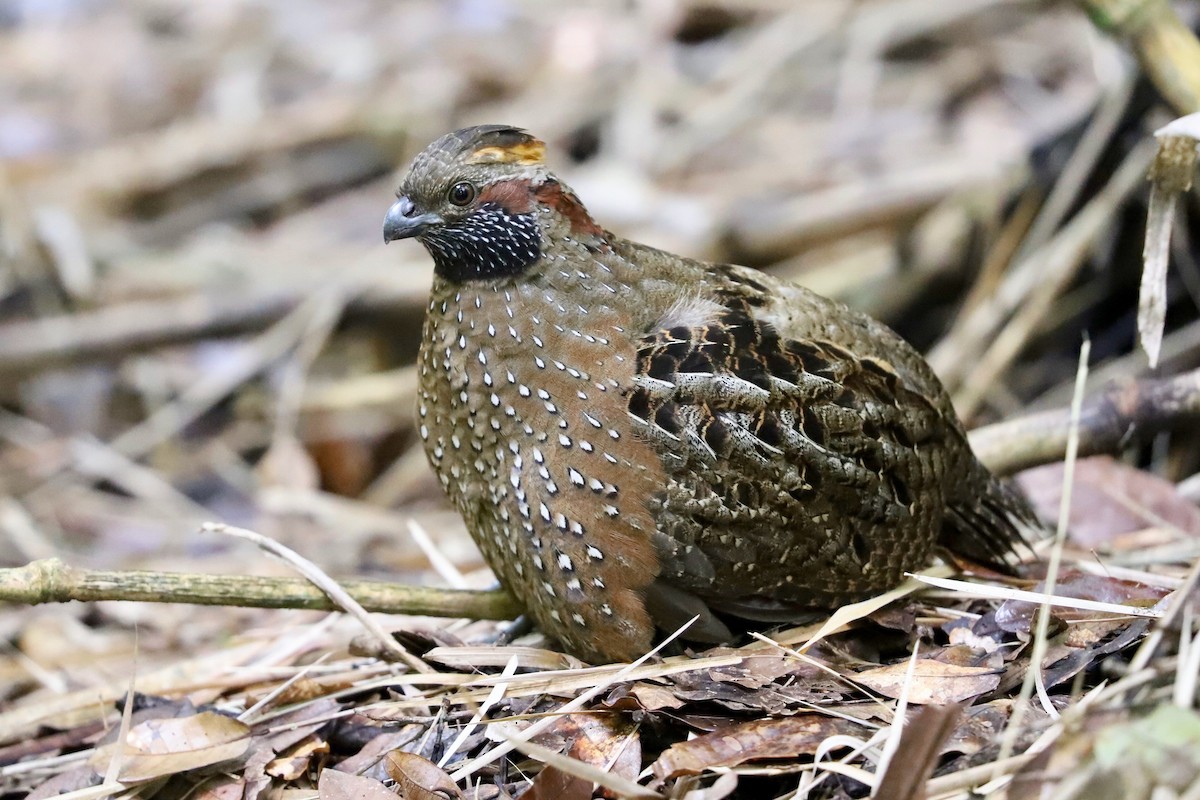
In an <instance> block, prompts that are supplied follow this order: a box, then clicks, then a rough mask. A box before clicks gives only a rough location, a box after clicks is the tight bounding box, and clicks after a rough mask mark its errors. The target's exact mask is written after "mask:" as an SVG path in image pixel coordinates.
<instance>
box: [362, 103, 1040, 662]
mask: <svg viewBox="0 0 1200 800" xmlns="http://www.w3.org/2000/svg"><path fill="white" fill-rule="evenodd" d="M544 149H545V148H544V145H543V144H542V142H540V141H538V140H537V139H535V138H534V137H532V136H530V135H529V134H527V133H526V132H524V131H522V130H519V129H517V128H511V127H507V126H501V125H484V126H479V127H474V128H467V129H464V130H460V131H456V132H454V133H450V134H447V135H446V136H443V137H441V138H440V139H438V140H437V141H435V142H433V144H431V145H429V147H428V148H426V149H425V151H424V152H422V153H421V154H420V155H418V156H417V158H416V159H415V161H414V162H413V164H412V166H411V168H410V170H409V172H408V174H407V176H406V177H405V178H404V181H403V184H402V186H401V188H400V191H399V193H398V198H399V199H397V200H396V202H395V203H394V204H393V205H392V207H391V208H390V210H389V211H388V213H387V218H386V220H385V223H384V229H383V231H384V239H385V241H389V242H390V241H392V240H395V239H403V238H408V237H415V238H416V239H417V240H418V241H420V242H421V244H423V245H424V246H425V248H426V249H427V250H428V251H429V254H430V255H431V256H432V257H433V262H434V281H433V289H432V293H431V297H430V302H429V310H428V314H427V316H426V318H425V326H424V332H423V335H422V340H421V353H420V362H421V366H420V392H419V400H418V413H419V420H418V424H419V430H420V436H421V438H422V439H423V440H424V445H425V450H426V453H427V454H428V456H429V460H430V462H431V463H432V465H433V468H434V470H435V471H436V473H437V475H438V477H439V478H440V480H441V483H442V485H443V486H444V487H445V489H446V492H447V493H448V494H449V496H450V499H451V500H452V501H453V503H454V504H455V505H456V506H457V508H458V510H459V511H460V512H461V513H462V516H463V518H464V519H465V520H466V524H467V528H468V530H469V531H470V532H471V535H472V536H473V537H474V539H475V541H476V542H477V543H478V545H479V547H480V549H481V550H482V551H483V554H484V556H485V558H486V559H487V561H488V563H489V564H490V565H491V567H492V569H493V570H494V571H495V572H496V574H497V575H498V576H499V578H500V580H501V582H502V583H503V584H504V585H505V586H506V587H507V588H508V589H509V590H510V591H512V592H513V594H515V595H516V596H517V597H518V598H519V599H520V600H521V601H522V602H523V603H524V604H525V606H526V608H527V609H528V610H529V612H531V614H532V615H533V617H534V619H535V620H536V621H537V623H538V624H539V626H540V627H541V628H542V629H543V630H544V631H546V632H547V633H550V634H552V635H553V636H555V637H557V638H558V639H559V640H560V641H561V642H562V644H563V645H564V646H565V647H566V648H567V649H568V650H570V651H571V652H573V653H576V654H578V655H580V656H582V657H584V658H588V659H590V660H593V661H600V660H611V659H629V658H632V657H636V656H638V655H640V654H641V653H643V652H645V651H646V650H647V649H648V648H649V647H650V646H651V641H652V638H653V635H654V632H655V627H656V626H657V627H659V628H661V629H664V630H671V629H674V628H675V627H676V626H677V625H679V624H680V623H682V622H684V621H686V620H688V619H690V618H691V617H692V616H694V615H699V617H700V619H699V620H698V621H697V622H696V623H695V624H694V625H693V626H692V628H691V629H690V631H689V634H688V635H689V636H690V637H691V638H693V639H695V640H699V641H719V640H722V639H725V638H727V637H728V636H729V635H730V632H729V629H728V628H727V627H726V624H725V621H724V620H728V619H730V618H741V619H749V620H772V619H782V618H786V617H788V616H793V615H795V614H796V612H797V611H798V610H800V609H812V608H830V607H835V606H836V605H838V604H841V603H844V602H848V601H853V600H857V599H862V598H863V597H865V596H869V595H871V594H873V593H878V592H880V591H882V590H886V589H888V588H891V587H892V586H894V585H896V584H897V583H899V582H900V580H901V578H902V575H903V573H904V572H905V571H907V570H913V569H916V568H919V567H921V566H922V565H923V564H925V563H926V561H927V559H928V558H929V556H930V552H931V550H932V548H933V547H934V546H935V545H937V544H940V545H942V546H944V547H946V548H948V549H949V550H951V551H954V552H956V553H959V554H962V555H965V556H967V557H969V558H973V559H975V560H979V561H985V562H990V563H998V562H1002V561H1003V559H1004V557H1005V555H1006V554H1007V553H1008V552H1009V551H1010V549H1011V548H1012V546H1013V544H1014V542H1016V541H1018V540H1019V537H1020V534H1019V532H1018V526H1017V524H1016V522H1017V520H1018V519H1020V518H1021V517H1023V516H1024V514H1025V507H1024V505H1023V502H1022V501H1021V500H1020V499H1019V498H1017V497H1016V496H1014V495H1012V494H1011V493H1010V492H1009V491H1008V490H1007V489H1006V488H1005V487H1004V486H1003V485H1002V484H1000V483H999V482H998V481H997V480H996V479H995V478H994V477H993V476H992V475H991V474H989V473H988V471H987V470H986V469H985V468H984V467H983V466H982V465H981V464H980V463H979V461H977V460H976V458H975V456H974V455H973V454H972V452H971V450H970V447H969V446H968V444H967V440H966V436H965V434H964V432H963V428H962V425H961V424H960V422H959V421H958V419H957V418H956V416H955V414H954V410H953V409H952V407H951V404H950V401H949V399H948V397H947V395H946V392H945V390H944V389H943V388H942V386H941V384H940V383H939V382H938V380H937V378H936V377H935V376H934V374H933V373H932V372H931V370H930V369H929V366H928V365H927V364H926V363H925V361H924V360H923V359H922V358H921V356H920V355H919V354H918V353H917V352H916V351H915V350H913V349H912V347H910V346H909V345H908V344H907V343H906V342H904V341H903V340H902V339H900V338H899V337H898V336H897V335H896V334H894V333H893V332H892V331H891V330H889V329H888V328H886V327H885V326H884V325H882V324H881V323H879V322H876V321H875V320H873V319H871V318H869V317H867V316H864V315H863V314H860V313H857V312H855V311H853V310H851V309H849V308H847V307H846V306H843V305H841V304H839V303H836V302H834V301H832V300H828V299H826V298H824V297H821V296H819V295H816V294H814V293H812V292H810V291H808V290H806V289H803V288H801V287H799V286H795V285H792V284H789V283H785V282H783V281H780V280H776V279H774V278H772V277H770V276H767V275H764V274H762V273H760V272H756V271H754V270H750V269H746V268H743V267H737V266H729V265H724V264H705V263H701V262H698V261H693V260H691V259H688V258H683V257H681V256H677V255H673V254H671V253H666V252H663V251H661V250H655V249H653V248H651V247H647V246H645V245H641V244H636V243H634V242H630V241H626V240H624V239H621V238H619V237H617V236H614V235H613V234H612V233H610V232H608V231H606V230H604V229H603V228H601V227H600V226H599V225H597V224H596V223H595V222H594V221H592V218H591V217H590V216H589V215H588V212H587V210H586V209H585V208H584V206H583V204H582V203H581V202H580V200H579V199H578V198H577V197H576V196H575V194H574V193H573V192H572V191H571V189H570V188H568V187H567V186H566V185H565V184H564V183H563V182H562V181H560V180H558V179H557V178H556V177H555V176H554V175H553V174H552V173H551V172H549V171H548V169H547V167H546V165H545V163H544V161H543V154H544Z"/></svg>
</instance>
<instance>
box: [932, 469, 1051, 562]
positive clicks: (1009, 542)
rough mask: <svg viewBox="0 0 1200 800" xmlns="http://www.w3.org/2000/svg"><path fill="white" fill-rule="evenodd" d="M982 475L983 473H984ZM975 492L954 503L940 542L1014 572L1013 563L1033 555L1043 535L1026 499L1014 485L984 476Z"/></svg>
mask: <svg viewBox="0 0 1200 800" xmlns="http://www.w3.org/2000/svg"><path fill="white" fill-rule="evenodd" d="M981 471H982V470H981ZM981 478H982V480H980V481H972V482H971V484H972V486H973V487H974V491H972V492H970V493H969V494H968V496H966V497H964V498H962V499H961V500H958V501H955V502H952V503H950V505H949V509H948V511H947V514H946V518H945V522H944V524H943V526H942V534H941V538H940V541H939V542H938V543H939V544H940V545H941V546H942V547H945V548H946V549H947V550H949V551H950V552H952V553H954V554H955V555H958V556H962V557H964V558H968V559H970V560H972V561H975V562H977V563H979V564H983V565H986V566H988V567H992V568H994V569H998V570H1000V571H1002V572H1012V561H1013V559H1014V558H1015V557H1017V556H1019V555H1020V554H1021V551H1022V550H1024V551H1026V552H1028V551H1029V549H1030V547H1029V541H1030V539H1036V538H1040V534H1041V532H1042V531H1043V528H1042V527H1041V524H1040V523H1039V522H1038V520H1037V515H1036V514H1034V511H1033V508H1032V507H1031V506H1030V505H1029V501H1028V500H1027V499H1026V498H1025V495H1024V494H1023V493H1022V492H1021V490H1020V489H1019V488H1018V487H1017V486H1016V485H1014V484H1012V483H1010V482H1008V481H1002V480H1000V479H999V478H996V477H994V476H992V475H991V474H988V473H984V474H983V475H982V476H981Z"/></svg>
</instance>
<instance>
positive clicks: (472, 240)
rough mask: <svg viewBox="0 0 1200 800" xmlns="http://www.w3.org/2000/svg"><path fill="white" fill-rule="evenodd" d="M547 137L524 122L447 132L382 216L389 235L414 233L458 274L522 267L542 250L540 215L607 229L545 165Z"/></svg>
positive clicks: (442, 267)
mask: <svg viewBox="0 0 1200 800" xmlns="http://www.w3.org/2000/svg"><path fill="white" fill-rule="evenodd" d="M545 149H546V147H545V145H544V144H543V143H542V142H541V141H539V140H538V139H536V138H534V137H533V136H531V135H529V134H528V133H526V132H525V131H523V130H521V129H519V128H512V127H509V126H507V125H480V126H477V127H474V128H464V129H462V130H458V131H455V132H453V133H448V134H446V135H445V136H443V137H441V138H440V139H438V140H437V141H435V142H434V143H433V144H431V145H429V146H428V147H426V148H425V150H424V151H422V152H421V154H420V155H418V156H417V157H416V158H415V159H414V160H413V163H412V166H411V167H410V168H409V170H408V174H407V175H406V176H405V177H404V181H403V182H402V183H401V185H400V190H399V191H398V192H397V193H396V196H397V200H396V202H395V203H393V204H392V207H391V208H390V209H388V213H387V217H385V218H384V222H383V240H384V241H385V242H391V241H394V240H396V239H408V238H414V237H415V238H416V239H417V240H418V241H420V242H421V244H423V245H425V249H427V250H428V251H429V254H430V255H431V256H433V262H434V268H435V270H436V271H437V273H438V274H439V275H441V276H442V277H444V278H447V279H449V280H452V281H468V280H479V279H494V278H503V277H508V276H512V275H517V274H519V273H521V272H523V271H524V270H526V269H527V268H528V267H529V266H531V265H532V264H533V263H535V262H536V261H537V260H538V259H539V258H540V257H541V254H542V250H543V246H544V243H543V236H544V233H543V224H541V223H540V222H539V216H548V215H552V214H559V215H561V216H562V217H563V218H564V219H565V221H566V223H567V224H568V225H569V226H570V229H571V231H572V232H573V233H576V234H578V235H587V236H593V237H595V236H602V235H603V231H602V230H601V229H600V228H598V227H597V226H596V224H595V223H594V222H592V220H591V217H589V216H588V213H587V210H586V209H585V208H584V207H583V204H582V203H580V202H579V200H578V198H576V197H575V195H574V194H573V193H572V192H571V190H570V189H568V188H567V187H565V186H564V185H562V184H561V183H560V182H559V181H558V180H557V179H555V177H554V176H553V175H552V174H551V173H550V172H549V171H548V170H547V169H546V165H545V162H544V161H543V155H544V153H545Z"/></svg>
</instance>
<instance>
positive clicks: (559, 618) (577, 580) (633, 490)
mask: <svg viewBox="0 0 1200 800" xmlns="http://www.w3.org/2000/svg"><path fill="white" fill-rule="evenodd" d="M554 277H557V278H558V283H559V284H561V283H566V284H567V286H566V287H563V286H561V285H555V284H554V282H552V281H550V280H547V281H543V282H537V283H531V282H523V283H521V284H520V285H516V284H514V283H511V282H505V283H501V284H491V285H485V284H474V285H467V286H453V285H449V284H445V283H440V282H439V283H437V284H435V286H434V290H433V294H432V299H431V302H430V307H429V313H428V316H427V318H426V322H425V330H424V341H423V342H422V348H421V381H420V400H419V407H418V415H419V426H420V428H419V430H420V434H421V436H422V438H423V439H424V440H425V448H426V452H427V453H428V454H429V458H430V461H431V463H432V464H433V467H434V469H435V470H436V472H437V474H438V476H439V478H440V479H441V481H442V484H443V485H444V486H445V488H446V491H447V492H448V493H449V496H450V498H451V499H452V501H453V502H454V504H455V505H456V506H457V507H458V509H459V511H460V512H461V513H462V514H463V516H464V518H465V519H466V521H467V525H468V528H469V529H470V530H471V532H472V534H473V535H474V537H475V539H476V541H477V543H478V544H479V546H480V548H481V550H482V551H483V553H484V555H485V557H486V558H487V561H488V563H489V564H491V565H492V567H493V569H494V570H496V572H497V573H498V574H499V577H500V578H501V580H502V581H503V582H504V583H505V584H506V585H508V586H510V587H511V588H512V589H513V591H514V593H516V594H517V595H518V596H520V597H521V598H522V599H523V600H524V601H525V602H526V604H527V605H528V608H529V611H530V612H531V613H532V614H533V616H534V618H535V619H536V620H537V622H538V624H539V625H540V626H542V627H543V629H544V630H547V631H548V632H550V633H552V634H554V635H555V636H557V637H558V638H559V639H561V640H562V641H563V643H564V644H566V645H567V646H568V647H569V648H570V649H571V650H572V651H574V652H577V653H582V654H586V655H588V656H589V657H591V658H592V659H593V660H597V661H600V660H605V659H607V658H614V657H621V658H633V657H636V656H637V655H640V654H641V653H642V652H644V651H645V650H646V649H647V648H648V647H649V645H650V642H651V637H652V634H653V630H654V626H653V623H652V621H651V620H650V618H649V617H648V615H647V613H646V610H645V608H644V606H643V602H642V597H641V595H642V592H643V591H644V590H645V587H646V586H647V585H648V584H650V582H651V581H652V580H653V579H654V578H655V576H656V574H657V571H658V564H657V559H656V556H655V553H654V551H653V547H652V545H651V540H650V533H651V532H652V531H653V530H654V529H655V523H654V520H653V519H652V517H651V516H650V512H649V510H648V508H647V507H646V504H645V498H647V497H649V496H651V495H652V494H654V493H655V492H656V491H658V490H660V489H661V487H662V485H663V480H664V479H663V474H662V471H661V469H660V467H659V465H658V462H657V459H655V458H652V457H651V458H647V453H646V452H645V444H644V443H641V442H638V441H637V440H635V438H634V437H633V435H632V434H631V432H630V428H629V424H628V414H627V411H626V397H625V396H624V391H625V390H627V389H628V388H629V387H630V386H631V385H632V375H633V370H634V368H635V366H636V363H637V358H636V353H635V351H634V348H633V346H632V342H631V340H630V339H629V337H628V335H627V334H626V333H625V332H624V329H623V326H622V319H623V315H622V314H620V313H619V312H618V311H616V310H615V304H606V303H597V304H595V305H593V306H592V307H591V308H588V309H586V310H585V309H581V308H579V307H578V306H577V305H576V304H575V303H573V302H571V301H570V300H568V299H567V292H568V291H579V286H578V285H572V284H578V283H579V282H583V281H589V282H593V283H599V282H601V281H598V280H597V279H593V278H591V277H590V276H581V275H580V274H577V273H567V274H566V276H564V275H562V274H556V275H554ZM597 288H598V287H597ZM599 290H600V291H601V292H604V291H605V290H604V289H603V288H600V289H599ZM608 294H609V295H610V296H612V297H615V294H614V293H611V292H609V293H608Z"/></svg>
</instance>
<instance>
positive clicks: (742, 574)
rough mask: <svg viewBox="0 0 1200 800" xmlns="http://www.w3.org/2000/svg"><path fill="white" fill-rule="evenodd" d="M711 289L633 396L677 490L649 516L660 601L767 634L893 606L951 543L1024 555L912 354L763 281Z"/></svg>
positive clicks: (845, 315) (656, 344)
mask: <svg viewBox="0 0 1200 800" xmlns="http://www.w3.org/2000/svg"><path fill="white" fill-rule="evenodd" d="M704 283H705V284H706V285H705V286H704V287H703V288H702V292H703V294H702V295H701V296H699V297H697V298H695V299H694V300H692V301H684V302H681V303H677V304H675V305H674V306H673V307H672V308H671V309H669V310H668V311H667V312H666V313H664V314H663V315H662V317H661V318H660V319H659V320H657V321H656V324H655V325H653V326H651V328H650V329H649V330H647V331H646V332H645V335H644V337H643V338H642V340H641V343H640V346H639V349H638V370H637V372H638V375H639V377H638V379H637V383H636V387H635V388H634V389H633V390H632V391H631V392H629V395H628V410H629V414H630V416H631V419H632V420H633V425H634V430H635V431H636V432H637V433H638V435H640V436H642V437H645V438H646V439H648V440H649V441H650V442H652V443H653V445H654V447H655V449H656V451H657V452H658V454H659V456H660V458H661V459H662V462H663V465H664V469H665V472H666V474H667V476H668V483H667V486H666V487H665V489H664V490H663V491H662V492H661V493H660V494H659V495H658V496H657V497H656V498H654V499H653V500H652V501H651V502H652V510H653V512H654V513H655V515H656V519H657V523H658V529H659V536H658V541H657V545H658V547H659V549H660V551H661V552H662V553H663V556H664V557H662V558H661V559H660V560H661V562H662V563H663V564H664V565H666V567H665V568H664V572H663V574H662V575H661V576H660V579H659V581H660V583H665V584H667V587H669V589H670V590H672V591H676V590H682V591H683V593H684V594H685V595H692V596H695V597H698V598H702V599H703V600H704V602H705V603H707V604H708V605H709V606H711V607H713V608H717V609H722V610H726V611H730V612H732V613H735V614H738V615H740V616H747V617H756V616H757V617H760V618H768V617H770V616H771V615H773V614H777V613H778V612H779V611H781V610H785V609H786V608H787V607H788V606H789V605H791V606H792V607H794V608H802V607H830V606H832V605H836V604H839V603H842V602H847V601H850V600H854V599H858V598H861V597H863V596H867V595H870V594H872V593H876V592H879V591H883V590H886V589H888V588H891V587H892V586H895V585H896V584H897V583H899V582H900V580H901V579H902V577H903V573H904V572H905V571H908V570H912V569H916V568H919V567H920V566H922V565H923V564H924V563H926V562H927V560H928V557H929V554H930V551H931V549H932V548H933V546H934V545H935V544H937V543H938V542H939V541H941V542H942V543H944V544H947V545H948V546H950V548H951V549H957V550H959V551H960V552H963V553H964V554H967V555H970V556H974V557H976V558H981V559H983V560H988V561H993V562H994V561H999V560H1002V559H1003V557H1004V555H1005V554H1006V553H1007V552H1008V551H1009V550H1010V549H1011V547H1012V545H1013V543H1014V542H1015V541H1019V534H1018V533H1017V531H1016V528H1015V526H1014V525H1013V523H1012V521H1011V517H1010V515H1009V513H1008V512H1007V511H1006V510H1005V504H1006V503H1008V502H1010V499H1009V498H1008V497H1006V496H1005V495H1004V493H1003V491H1002V489H1001V488H1000V487H999V486H998V485H996V482H995V479H994V478H992V477H991V475H990V474H988V473H987V471H986V470H985V469H984V468H983V467H982V466H981V465H980V464H979V463H978V462H977V461H976V460H975V458H974V456H973V455H972V453H971V452H970V449H969V447H968V445H967V442H966V437H965V435H964V433H963V431H962V428H961V426H960V425H959V423H958V421H957V419H956V418H955V416H954V414H953V410H952V409H951V407H950V405H949V400H948V398H946V395H945V392H944V390H943V389H942V388H941V386H940V384H938V382H937V379H936V377H934V376H933V374H932V372H931V371H929V370H928V368H927V367H926V366H925V364H924V362H923V361H921V359H920V357H919V356H918V355H917V354H916V352H915V351H913V350H912V349H911V347H909V346H908V345H907V344H906V343H905V342H903V340H901V339H900V338H899V337H898V336H896V335H895V334H894V333H892V332H891V331H890V330H888V329H887V328H885V327H884V326H882V325H880V324H879V323H876V322H874V321H873V320H870V319H869V318H867V317H865V316H863V315H860V314H857V313H855V312H852V311H850V310H849V309H846V308H844V307H842V306H840V305H838V306H836V308H833V309H831V308H830V307H831V306H835V305H836V304H834V303H833V302H832V301H829V300H826V299H824V298H821V297H819V296H817V295H813V294H812V293H810V292H807V291H805V290H803V289H800V288H798V287H795V286H791V285H788V284H782V283H780V282H777V281H773V280H772V279H770V278H768V277H766V276H762V275H761V274H758V273H754V272H752V271H750V270H744V269H742V268H738V267H724V266H722V267H715V268H713V269H712V270H710V271H709V273H708V276H707V278H706V280H705V282H704ZM833 312H836V313H833ZM885 353H887V354H891V355H892V360H888V359H887V358H885V357H884V354H885ZM897 354H899V355H900V356H902V357H903V356H905V355H907V354H911V356H912V358H902V360H903V361H905V362H907V368H898V367H896V366H894V361H895V360H896V355H897ZM989 497H991V498H992V500H988V499H987V498H989ZM989 503H991V504H992V505H993V506H997V507H995V508H992V507H989ZM727 587H737V589H736V592H734V593H733V594H731V592H730V590H729V589H728V588H727ZM767 597H770V598H773V599H772V600H771V601H766V600H765V599H764V598H767Z"/></svg>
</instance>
